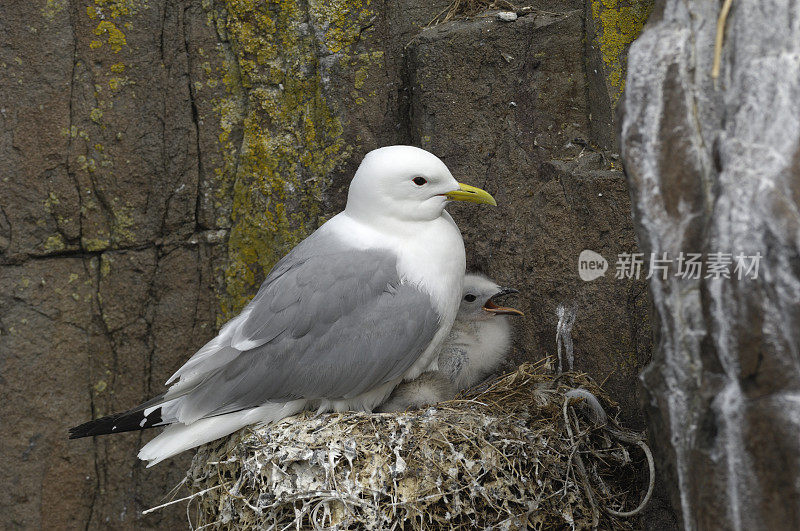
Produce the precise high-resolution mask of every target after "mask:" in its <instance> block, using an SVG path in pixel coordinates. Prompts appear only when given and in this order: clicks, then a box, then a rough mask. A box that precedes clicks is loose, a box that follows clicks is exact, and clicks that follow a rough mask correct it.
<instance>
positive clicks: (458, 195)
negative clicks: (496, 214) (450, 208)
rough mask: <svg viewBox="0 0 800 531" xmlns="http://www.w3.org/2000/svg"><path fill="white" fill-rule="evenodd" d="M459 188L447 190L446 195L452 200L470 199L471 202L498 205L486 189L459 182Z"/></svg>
mask: <svg viewBox="0 0 800 531" xmlns="http://www.w3.org/2000/svg"><path fill="white" fill-rule="evenodd" d="M458 186H459V188H458V190H454V191H452V192H447V193H446V194H444V195H445V197H447V199H449V200H451V201H468V202H470V203H486V204H488V205H492V206H497V201H495V200H494V197H492V195H491V194H490V193H489V192H487V191H486V190H481V189H480V188H476V187H475V186H470V185H468V184H464V183H458Z"/></svg>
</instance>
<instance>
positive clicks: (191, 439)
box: [139, 400, 306, 468]
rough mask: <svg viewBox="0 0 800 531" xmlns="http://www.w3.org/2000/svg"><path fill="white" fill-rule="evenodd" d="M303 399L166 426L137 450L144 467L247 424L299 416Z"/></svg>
mask: <svg viewBox="0 0 800 531" xmlns="http://www.w3.org/2000/svg"><path fill="white" fill-rule="evenodd" d="M305 403H306V401H305V400H294V401H291V402H280V403H268V404H264V405H263V406H260V407H256V408H252V409H246V410H244V411H237V412H235V413H226V414H225V415H218V416H216V417H208V418H204V419H200V420H197V421H195V422H192V423H191V424H181V423H179V422H178V423H175V424H170V425H169V426H167V428H166V429H165V430H164V431H163V432H161V433H160V434H159V435H158V436H157V437H156V438H155V439H153V440H152V441H150V442H149V443H147V444H146V445H144V446H143V447H142V449H141V450H140V451H139V459H141V460H142V461H148V463H147V467H148V468H149V467H151V466H153V465H155V464H156V463H160V462H161V461H163V460H164V459H167V458H169V457H172V456H173V455H177V454H179V453H181V452H183V451H184V450H189V449H190V448H194V447H196V446H200V445H201V444H205V443H207V442H210V441H213V440H214V439H219V438H220V437H225V436H226V435H229V434H231V433H233V432H235V431H236V430H239V429H241V428H244V427H245V426H247V425H249V424H256V423H258V424H269V423H271V422H277V421H279V420H281V419H283V418H286V417H288V416H291V415H294V414H296V413H299V412H300V411H302V410H303V408H304V407H305Z"/></svg>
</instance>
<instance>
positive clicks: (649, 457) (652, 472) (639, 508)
mask: <svg viewBox="0 0 800 531" xmlns="http://www.w3.org/2000/svg"><path fill="white" fill-rule="evenodd" d="M636 444H638V445H639V448H641V449H642V451H643V452H644V455H645V456H646V457H647V468H648V469H649V471H650V483H649V484H648V486H647V494H645V495H644V499H642V502H641V503H640V504H639V505H638V506H637V507H636V508H635V509H633V510H632V511H615V510H614V509H611V508H609V507H606V512H608V513H609V514H613V515H614V516H620V517H622V518H628V517H631V516H636V515H637V514H639V513H640V512H642V509H644V507H645V505H647V502H649V501H650V496H652V495H653V487H654V486H655V478H656V468H655V465H654V464H653V454H652V453H650V448H649V447H648V446H647V445H646V444H645V443H644V441H636Z"/></svg>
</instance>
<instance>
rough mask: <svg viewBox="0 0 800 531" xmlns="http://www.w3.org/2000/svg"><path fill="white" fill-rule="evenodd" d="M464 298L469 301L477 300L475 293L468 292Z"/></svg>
mask: <svg viewBox="0 0 800 531" xmlns="http://www.w3.org/2000/svg"><path fill="white" fill-rule="evenodd" d="M464 300H465V301H467V302H475V295H473V294H472V293H467V294H466V295H464Z"/></svg>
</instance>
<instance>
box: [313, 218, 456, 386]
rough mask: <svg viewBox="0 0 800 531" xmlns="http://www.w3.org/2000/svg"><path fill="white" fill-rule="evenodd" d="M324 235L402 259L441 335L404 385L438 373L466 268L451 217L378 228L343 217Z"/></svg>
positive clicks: (406, 279) (405, 275)
mask: <svg viewBox="0 0 800 531" xmlns="http://www.w3.org/2000/svg"><path fill="white" fill-rule="evenodd" d="M323 229H325V230H327V231H330V232H331V234H335V235H337V236H340V237H341V238H342V240H343V241H345V242H347V244H348V245H353V246H354V247H357V248H361V249H368V248H370V249H386V250H388V251H390V252H392V253H394V254H396V256H397V273H398V275H399V277H400V280H401V282H403V283H408V284H413V285H415V286H417V288H419V289H420V290H421V291H423V292H425V293H427V294H428V295H430V297H431V302H432V304H433V305H434V308H435V310H436V312H437V313H438V314H439V329H438V331H437V332H436V335H435V336H434V338H433V340H432V341H431V344H430V345H429V346H428V348H427V349H425V352H423V353H422V355H421V356H420V358H419V359H418V360H417V361H416V362H415V363H414V365H412V366H411V368H410V369H409V371H408V372H407V373H406V374H405V377H404V379H406V380H409V379H413V378H416V377H417V376H418V375H419V374H420V373H422V372H424V371H426V370H433V369H436V357H437V356H436V354H437V348H436V347H438V346H439V345H440V344H441V343H442V341H444V339H445V337H447V334H448V332H449V331H450V328H451V327H452V325H453V321H454V320H455V316H456V313H457V312H458V305H459V302H460V300H461V289H462V283H463V280H464V271H465V268H466V255H465V252H464V240H463V239H462V237H461V232H460V231H459V230H458V227H457V226H456V224H455V222H454V221H453V218H451V217H450V214H448V213H447V212H443V213H442V216H441V217H439V218H437V219H435V220H433V221H424V222H419V221H415V222H403V223H400V222H398V223H396V224H395V225H393V226H389V227H379V228H376V227H373V226H369V225H367V224H365V223H362V222H361V221H359V220H356V219H353V218H352V217H350V216H348V215H347V213H346V212H342V213H341V214H338V215H337V216H335V217H334V218H332V219H331V220H330V221H328V223H326V224H325V225H324V226H323Z"/></svg>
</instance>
